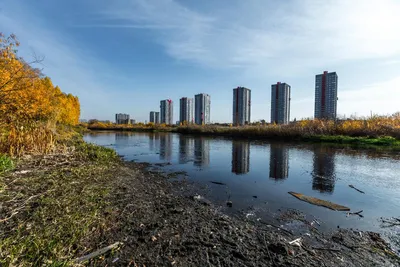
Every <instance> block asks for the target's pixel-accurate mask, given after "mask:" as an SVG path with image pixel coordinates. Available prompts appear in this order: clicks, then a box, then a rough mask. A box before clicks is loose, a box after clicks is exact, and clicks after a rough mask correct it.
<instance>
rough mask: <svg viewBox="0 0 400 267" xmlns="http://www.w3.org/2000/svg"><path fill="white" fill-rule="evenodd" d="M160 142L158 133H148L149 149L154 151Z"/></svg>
mask: <svg viewBox="0 0 400 267" xmlns="http://www.w3.org/2000/svg"><path fill="white" fill-rule="evenodd" d="M159 142H160V133H157V132H155V133H149V149H150V151H155V150H156V148H157V145H158V143H159Z"/></svg>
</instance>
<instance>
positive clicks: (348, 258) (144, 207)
mask: <svg viewBox="0 0 400 267" xmlns="http://www.w3.org/2000/svg"><path fill="white" fill-rule="evenodd" d="M149 167H150V165H149V164H139V163H134V162H126V163H123V164H122V166H121V167H120V168H118V169H117V170H116V171H115V176H114V179H113V181H112V188H113V190H112V194H111V196H110V199H109V203H110V205H111V206H112V207H113V209H114V211H115V214H116V215H115V217H114V220H115V222H113V224H112V225H113V226H112V228H110V229H109V231H107V232H104V233H102V235H101V236H100V237H99V238H97V241H96V242H97V244H98V245H97V246H98V248H102V247H105V246H107V245H110V244H113V243H115V242H122V243H123V245H122V246H121V248H120V249H119V250H118V251H114V252H113V253H109V254H106V255H104V256H103V257H100V258H97V259H95V260H93V261H91V262H90V263H89V265H93V266H94V265H96V266H98V265H102V266H104V265H108V266H147V267H148V266H318V267H320V266H399V265H400V261H399V258H398V257H397V256H396V255H395V254H394V253H393V252H392V251H391V250H390V248H389V246H388V244H387V243H386V242H385V241H384V240H383V239H382V238H381V237H380V236H379V234H376V233H372V232H358V231H351V230H346V229H338V230H335V231H334V232H332V233H330V234H328V233H320V232H319V231H318V230H317V226H316V225H315V224H316V223H317V222H315V220H310V219H307V218H306V217H305V216H303V215H302V214H301V213H299V212H296V211H289V212H287V211H285V212H282V214H281V216H280V218H279V219H280V220H281V222H282V224H285V225H290V224H291V223H292V224H293V225H296V222H298V223H299V224H301V225H302V226H304V225H306V227H305V230H304V231H293V230H292V229H290V227H286V228H285V227H281V224H278V225H275V224H272V223H268V222H265V221H262V220H260V219H259V218H256V216H253V214H251V213H248V214H247V216H246V215H243V216H239V215H238V216H227V215H225V214H224V213H223V212H222V211H221V209H220V208H219V207H215V206H213V204H212V203H211V202H210V201H207V199H206V198H204V197H203V195H204V190H205V189H204V188H201V187H199V186H197V185H195V184H193V183H190V182H187V181H186V180H173V181H171V180H170V179H168V175H163V174H162V173H159V172H155V171H151V170H150V169H149ZM311 223H314V225H312V224H311ZM312 226H314V227H312ZM295 228H296V227H295ZM299 238H300V239H299ZM296 239H297V240H298V241H299V242H292V243H291V244H290V242H291V241H294V240H296ZM80 256H81V255H80Z"/></svg>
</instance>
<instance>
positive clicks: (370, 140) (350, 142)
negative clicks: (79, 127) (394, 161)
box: [87, 127, 400, 151]
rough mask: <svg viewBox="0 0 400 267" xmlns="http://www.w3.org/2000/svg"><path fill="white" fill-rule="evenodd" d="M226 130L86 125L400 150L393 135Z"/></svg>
mask: <svg viewBox="0 0 400 267" xmlns="http://www.w3.org/2000/svg"><path fill="white" fill-rule="evenodd" d="M223 128H226V131H222V132H221V131H208V130H207V129H205V130H203V129H204V128H201V127H198V128H190V127H173V128H172V127H171V128H144V127H140V128H123V127H120V128H118V127H117V128H98V127H88V128H87V129H88V130H89V132H90V131H94V132H96V131H97V132H107V131H110V132H150V133H154V132H166V133H178V134H184V135H193V136H208V137H209V136H215V137H228V138H232V139H241V140H260V141H268V140H270V141H283V142H303V143H311V144H315V143H322V144H333V145H346V146H351V147H356V148H357V147H359V148H377V149H384V150H395V151H398V150H400V140H399V139H396V138H393V137H387V136H383V137H362V136H356V137H352V136H346V135H263V133H262V132H260V133H257V132H255V133H254V132H250V131H249V132H250V133H249V132H248V131H244V132H241V131H240V128H234V129H236V130H233V131H230V130H229V129H231V128H229V127H223Z"/></svg>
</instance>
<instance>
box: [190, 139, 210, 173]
mask: <svg viewBox="0 0 400 267" xmlns="http://www.w3.org/2000/svg"><path fill="white" fill-rule="evenodd" d="M193 164H194V165H195V166H198V167H207V166H208V165H209V164H210V140H209V139H207V138H203V137H198V138H195V139H194V163H193Z"/></svg>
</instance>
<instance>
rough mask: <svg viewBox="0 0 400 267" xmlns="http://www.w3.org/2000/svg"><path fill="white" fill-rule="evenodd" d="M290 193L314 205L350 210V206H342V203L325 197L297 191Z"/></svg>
mask: <svg viewBox="0 0 400 267" xmlns="http://www.w3.org/2000/svg"><path fill="white" fill-rule="evenodd" d="M288 193H289V194H291V195H292V196H294V197H296V198H298V199H300V200H302V201H305V202H308V203H310V204H313V205H317V206H321V207H325V208H328V209H331V210H339V211H350V208H348V207H345V206H342V205H338V204H335V203H332V202H330V201H327V200H323V199H319V198H315V197H309V196H305V195H303V194H300V193H296V192H288Z"/></svg>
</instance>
